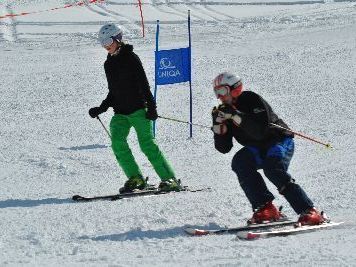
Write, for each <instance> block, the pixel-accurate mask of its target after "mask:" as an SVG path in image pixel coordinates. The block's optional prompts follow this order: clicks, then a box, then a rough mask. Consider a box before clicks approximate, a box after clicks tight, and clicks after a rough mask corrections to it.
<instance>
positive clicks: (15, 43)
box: [0, 0, 356, 266]
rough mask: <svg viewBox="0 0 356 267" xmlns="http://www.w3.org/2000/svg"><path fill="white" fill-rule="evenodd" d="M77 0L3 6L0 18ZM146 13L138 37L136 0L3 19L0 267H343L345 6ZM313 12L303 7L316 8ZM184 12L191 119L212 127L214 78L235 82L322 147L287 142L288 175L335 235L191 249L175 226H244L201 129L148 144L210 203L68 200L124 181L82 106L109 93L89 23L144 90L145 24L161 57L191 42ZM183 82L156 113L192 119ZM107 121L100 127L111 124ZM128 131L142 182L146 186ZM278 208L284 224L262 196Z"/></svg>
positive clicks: (163, 126)
mask: <svg viewBox="0 0 356 267" xmlns="http://www.w3.org/2000/svg"><path fill="white" fill-rule="evenodd" d="M74 2H75V1H59V0H46V1H45V0H37V1H29V0H21V1H20V0H19V1H1V3H0V15H5V14H8V13H9V12H10V13H11V12H13V13H20V12H30V11H38V10H46V9H50V8H55V7H60V6H64V5H65V4H67V3H74ZM261 2H265V1H262V0H261V1H259V0H256V1H255V0H246V1H243V0H242V1H241V2H239V1H217V0H216V1H195V2H194V3H193V4H192V3H191V1H174V2H173V1H154V0H152V1H145V3H146V4H145V5H144V6H143V11H144V16H145V22H146V38H144V39H143V38H142V37H141V34H142V33H141V26H140V18H139V10H138V8H137V7H136V5H135V3H136V1H128V0H125V1H107V2H106V3H104V4H98V5H88V6H82V7H73V8H68V9H59V10H56V11H52V12H42V13H38V14H33V15H27V16H22V17H16V18H13V19H10V18H6V19H2V20H0V26H1V31H0V63H1V64H0V73H1V76H0V77H1V94H0V103H1V105H0V113H1V116H0V122H1V130H0V228H1V234H0V265H1V266H7V265H9V266H21V265H26V266H60V265H61V266H100V265H110V266H163V265H166V266H197V265H201V266H236V265H243V266H252V265H254V266H256V265H257V266H265V265H268V266H277V265H278V266H296V265H304V266H308V265H324V266H354V265H355V264H356V253H355V249H354V246H355V243H356V234H355V230H356V225H355V219H356V216H355V214H356V208H355V203H356V187H355V182H354V180H355V171H356V167H355V157H356V130H355V126H354V125H355V110H354V109H355V102H356V91H355V88H356V65H355V62H356V34H355V33H356V3H355V2H354V1H337V2H336V1H335V2H334V1H325V3H324V2H323V1H308V0H304V1H292V0H289V1H284V0H278V1H271V2H265V4H261ZM313 2H314V3H313ZM188 9H190V10H191V12H192V42H193V94H194V99H193V104H194V121H195V122H196V123H199V124H204V125H210V121H211V118H210V111H211V108H212V107H213V106H214V105H216V104H217V101H216V100H215V98H214V94H213V92H212V88H211V81H212V79H213V78H214V77H215V75H217V74H218V73H219V72H222V71H226V70H229V71H232V72H235V73H236V74H239V75H241V76H242V77H243V78H244V80H245V85H246V87H247V88H249V89H251V90H254V91H256V92H258V93H259V94H261V95H262V96H264V97H265V98H266V99H267V100H268V101H269V102H270V103H271V104H272V106H273V107H274V109H275V111H276V112H277V114H279V115H280V116H281V117H282V118H283V119H284V120H285V121H286V122H287V123H288V124H289V125H290V126H291V127H292V128H294V129H296V130H299V131H302V132H305V133H306V134H309V135H312V136H315V137H318V138H320V139H322V140H325V141H330V142H331V143H332V144H333V145H334V147H335V149H334V150H328V149H325V148H323V147H320V146H319V145H316V144H314V143H311V142H308V141H305V140H302V139H296V145H297V147H296V153H295V156H294V159H293V161H292V164H291V167H290V171H291V173H292V174H293V176H294V178H295V179H296V180H297V182H298V183H299V184H301V185H302V186H303V187H304V188H305V190H306V191H307V192H308V194H309V195H310V197H311V198H312V199H313V200H314V201H315V203H316V205H317V207H318V208H320V209H323V210H325V211H326V212H327V214H328V215H329V217H331V218H333V219H334V220H335V221H345V222H346V223H345V225H344V226H342V227H340V228H338V229H333V230H324V231H320V232H314V233H308V234H303V235H298V236H290V237H277V238H272V239H261V240H258V241H253V242H245V241H239V240H236V239H235V236H233V235H224V236H209V237H201V238H192V237H188V236H186V235H185V234H184V233H183V228H184V226H187V225H191V226H200V227H209V226H214V225H219V226H236V225H240V224H243V223H244V222H245V220H246V219H247V218H248V217H249V216H250V215H251V208H250V206H249V205H248V202H247V199H246V198H245V196H244V194H243V192H242V190H241V189H240V187H239V185H238V181H237V179H236V177H235V174H234V173H233V172H232V171H231V168H230V161H231V159H232V157H233V155H234V153H235V152H236V151H237V150H238V149H239V145H238V144H235V148H234V149H233V151H231V152H230V153H228V154H226V155H222V154H219V153H218V152H217V151H215V150H214V147H213V139H212V133H211V131H209V130H207V129H204V128H194V138H193V139H188V127H187V126H186V125H185V124H179V123H176V122H170V121H164V120H159V121H158V134H157V142H158V143H159V145H160V147H161V148H162V150H163V151H164V152H165V153H166V155H167V157H168V158H169V159H170V161H171V162H172V165H173V166H174V168H175V170H176V173H177V178H180V179H181V180H182V182H183V183H184V184H186V185H190V186H192V187H207V186H210V187H212V188H213V190H212V191H211V192H200V193H179V194H173V195H166V196H157V197H146V198H136V199H128V200H120V201H117V202H93V203H73V202H72V201H71V199H70V198H71V196H72V195H74V194H78V193H80V194H83V195H100V194H107V193H115V192H117V191H118V188H119V187H120V186H122V184H123V182H124V180H125V177H124V175H123V172H122V171H121V170H120V169H119V168H118V166H117V165H116V161H115V159H114V156H113V155H112V152H111V148H110V142H109V140H108V138H107V136H106V134H105V132H104V130H103V128H102V127H101V125H100V124H99V122H98V121H97V120H94V119H91V118H90V117H89V115H88V109H89V108H90V107H92V106H95V105H98V104H100V103H101V101H102V100H103V99H104V97H105V96H106V93H107V85H106V79H105V74H104V71H103V66H102V64H103V62H104V60H105V57H106V53H105V51H104V50H103V49H102V48H101V47H100V45H99V44H98V42H97V40H96V34H97V31H98V29H99V28H100V26H101V25H102V24H103V23H105V22H109V21H110V22H116V23H118V24H120V25H122V26H123V27H124V29H125V39H126V40H127V41H128V42H130V43H132V44H133V45H134V46H135V51H136V52H137V53H138V54H139V55H140V57H141V59H142V61H143V64H144V66H145V69H146V72H147V74H148V77H149V80H150V83H151V85H152V86H153V84H154V54H153V51H154V48H155V42H154V40H155V21H156V20H157V19H160V20H161V23H162V28H161V43H160V46H161V47H162V48H176V47H183V46H186V45H187V24H186V17H187V10H188ZM187 88H188V87H187V85H186V84H183V85H172V86H166V87H161V88H160V89H159V95H158V101H157V102H158V111H159V113H160V114H161V115H164V116H168V117H172V118H177V119H182V120H187V119H188V118H189V115H188V114H189V108H188V103H189V102H188V101H189V99H188V90H187ZM111 115H112V113H111V111H108V112H107V113H106V114H105V115H103V116H102V120H103V121H104V122H105V124H108V123H109V120H110V117H111ZM135 139H136V138H135V136H134V134H133V133H132V134H131V135H130V143H131V147H132V150H133V152H134V154H135V156H136V158H137V160H138V161H139V162H140V164H141V166H142V169H143V171H144V173H145V175H147V176H149V177H151V182H154V183H156V182H158V180H157V178H156V176H155V174H154V172H153V170H152V168H151V167H150V165H149V163H148V161H147V159H146V158H145V157H144V156H143V155H142V153H140V151H139V146H138V144H137V142H136V140H135ZM269 186H270V188H272V190H273V192H274V193H275V195H276V198H277V199H276V204H278V205H284V207H285V210H284V211H285V213H287V214H288V215H289V216H290V217H292V218H294V217H295V218H296V215H295V214H294V213H293V211H292V210H291V208H290V207H289V206H288V205H287V203H286V202H285V201H284V199H283V198H282V197H281V196H280V195H278V193H277V191H276V190H275V189H274V188H273V186H272V185H271V184H270V183H269Z"/></svg>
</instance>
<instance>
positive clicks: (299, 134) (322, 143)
mask: <svg viewBox="0 0 356 267" xmlns="http://www.w3.org/2000/svg"><path fill="white" fill-rule="evenodd" d="M270 125H271V126H273V127H276V128H279V129H282V130H285V131H288V132H291V133H294V134H295V135H297V136H300V137H302V138H305V139H308V140H310V141H313V142H315V143H318V144H321V145H323V146H325V147H326V148H333V147H332V145H331V144H330V143H325V142H322V141H319V140H317V139H315V138H313V137H310V136H307V135H305V134H302V133H298V132H295V131H293V130H290V129H287V128H284V127H282V126H280V125H277V124H274V123H270Z"/></svg>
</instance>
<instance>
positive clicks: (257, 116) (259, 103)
mask: <svg viewBox="0 0 356 267" xmlns="http://www.w3.org/2000/svg"><path fill="white" fill-rule="evenodd" d="M214 92H215V94H216V97H217V98H219V99H220V100H221V101H222V104H221V105H219V106H218V107H214V109H213V111H212V117H213V128H212V129H213V131H214V141H215V148H216V149H217V150H218V151H219V152H221V153H228V152H229V151H230V150H231V149H232V147H233V138H234V139H236V141H237V142H238V143H240V144H241V145H242V146H243V148H242V149H241V150H239V151H238V152H237V153H236V154H235V156H234V158H233V160H232V165H231V166H232V169H233V171H234V172H235V173H236V174H237V177H238V180H239V182H240V185H241V187H242V189H243V191H244V192H245V194H246V196H247V198H248V200H249V201H250V203H251V205H252V208H253V210H254V213H253V216H252V218H251V219H250V220H249V223H262V222H264V221H276V220H279V219H280V218H281V216H283V215H282V214H281V212H280V211H279V210H278V209H277V208H276V207H275V206H274V205H273V203H272V201H273V199H274V196H273V194H272V193H271V192H270V191H269V190H268V189H267V187H266V184H265V182H264V180H263V178H262V176H261V174H260V173H259V172H258V171H257V170H259V169H263V171H264V174H265V176H266V177H267V178H268V179H269V180H270V181H271V182H272V183H273V184H274V185H275V186H276V187H277V188H278V191H279V193H280V194H282V195H283V196H284V197H285V198H286V200H287V201H288V202H289V203H290V205H291V206H292V208H293V209H294V211H295V212H296V213H297V214H300V217H299V220H298V221H299V223H300V224H302V225H313V224H320V223H322V222H323V221H324V218H323V216H322V215H321V214H320V213H319V212H318V211H317V210H316V208H315V207H314V204H313V202H312V201H311V200H310V199H309V198H308V196H307V195H306V193H305V192H304V190H303V189H302V188H301V187H300V186H299V185H298V184H296V183H295V181H294V179H293V178H292V177H291V175H290V174H289V173H288V172H287V170H288V166H289V163H290V161H291V158H292V156H293V152H294V141H293V134H292V133H291V132H289V131H288V130H280V129H278V128H274V127H273V126H272V125H271V123H273V124H277V125H279V126H282V127H284V128H286V129H288V126H287V125H286V124H285V123H284V122H283V121H282V120H281V119H280V118H278V116H277V115H276V114H275V113H274V112H273V110H272V108H271V107H270V105H269V104H268V103H267V102H266V101H265V100H264V99H263V98H262V97H261V96H259V95H258V94H256V93H254V92H251V91H244V90H243V84H242V81H241V79H240V78H239V77H237V76H235V75H234V74H231V73H228V72H224V73H222V74H220V75H218V76H217V77H216V78H215V79H214Z"/></svg>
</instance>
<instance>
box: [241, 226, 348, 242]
mask: <svg viewBox="0 0 356 267" xmlns="http://www.w3.org/2000/svg"><path fill="white" fill-rule="evenodd" d="M343 223H344V222H326V223H323V224H319V225H304V226H299V227H293V228H288V229H277V230H270V231H265V232H254V231H248V230H247V231H240V232H238V233H237V237H238V238H239V239H245V240H254V239H258V238H267V237H273V236H287V235H293V234H300V233H306V232H313V231H317V230H319V229H323V228H330V227H334V226H338V225H340V224H343Z"/></svg>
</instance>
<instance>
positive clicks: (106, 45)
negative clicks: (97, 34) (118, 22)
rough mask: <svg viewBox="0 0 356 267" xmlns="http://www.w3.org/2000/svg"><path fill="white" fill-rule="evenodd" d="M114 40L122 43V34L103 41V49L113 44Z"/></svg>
mask: <svg viewBox="0 0 356 267" xmlns="http://www.w3.org/2000/svg"><path fill="white" fill-rule="evenodd" d="M114 40H117V41H118V42H121V40H122V34H121V33H119V34H118V35H115V36H112V37H109V38H106V39H103V40H101V41H100V43H101V45H102V47H108V46H110V45H112V44H113V42H114Z"/></svg>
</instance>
